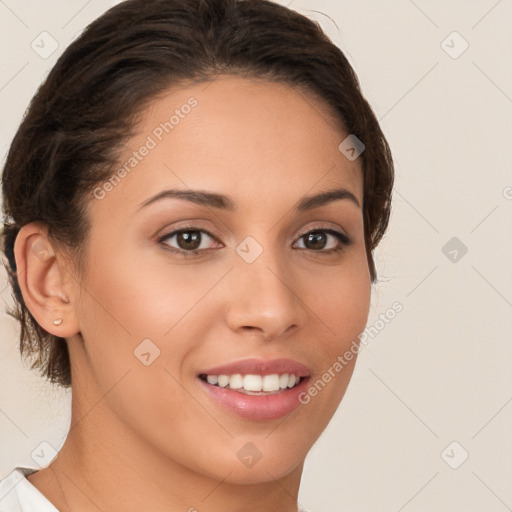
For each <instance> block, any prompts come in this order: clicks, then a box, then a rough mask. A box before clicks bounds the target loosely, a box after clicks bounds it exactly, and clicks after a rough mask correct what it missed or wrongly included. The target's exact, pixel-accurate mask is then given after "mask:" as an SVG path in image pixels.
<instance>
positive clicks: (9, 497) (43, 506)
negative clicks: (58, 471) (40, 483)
mask: <svg viewBox="0 0 512 512" xmlns="http://www.w3.org/2000/svg"><path fill="white" fill-rule="evenodd" d="M39 469H41V468H38V469H34V468H27V467H21V466H19V467H16V468H14V469H13V470H12V471H11V472H10V473H9V474H8V475H7V476H6V477H5V478H4V479H3V480H0V512H59V511H58V509H56V508H55V506H54V505H53V504H52V503H51V502H50V501H48V499H47V498H46V497H45V496H44V494H42V493H41V492H40V491H39V489H37V487H34V486H33V485H32V484H31V483H30V482H29V481H28V480H27V478H26V477H27V476H28V475H30V474H31V473H35V472H36V471H39Z"/></svg>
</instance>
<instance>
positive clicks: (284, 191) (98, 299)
mask: <svg viewBox="0 0 512 512" xmlns="http://www.w3.org/2000/svg"><path fill="white" fill-rule="evenodd" d="M190 97H194V98H195V99H196V100H197V106H195V107H194V108H193V109H191V110H190V112H189V113H188V114H187V115H184V116H183V117H180V120H179V123H178V124H176V125H175V126H174V128H173V129H172V131H170V132H169V133H164V134H163V136H162V140H161V141H160V140H158V139H157V138H156V136H155V135H154V133H155V132H154V129H155V127H158V126H159V125H160V123H162V122H163V121H165V120H168V119H169V116H170V114H171V113H172V112H173V111H174V110H175V109H177V108H178V109H179V108H180V106H182V105H184V104H185V103H187V100H188V99H189V98H190ZM347 135H348V134H347V133H345V132H344V131H343V130H342V129H341V128H340V127H338V126H337V125H336V124H335V122H334V120H333V119H332V118H331V117H330V116H329V115H328V113H327V110H326V108H325V106H324V105H323V104H322V102H320V101H319V100H317V99H315V98H313V97H312V96H306V95H305V93H300V92H298V91H297V90H295V89H294V88H291V87H289V86H287V85H283V84H275V83H274V84H272V83H268V82H259V81H248V80H246V79H242V78H236V77H231V76H224V77H219V78H218V79H217V80H215V81H214V82H212V83H211V84H209V85H208V86H207V87H206V86H205V84H198V85H193V86H190V87H187V88H183V89H180V90H179V91H173V92H169V93H168V94H166V95H164V96H162V97H160V98H159V99H156V100H155V101H154V102H153V103H152V104H151V106H150V107H149V108H148V109H147V110H146V111H145V115H144V118H143V119H142V120H141V124H140V129H139V133H138V134H137V135H136V136H135V137H133V139H131V140H130V141H128V143H127V145H126V148H125V151H126V154H125V155H124V156H123V158H121V159H120V165H121V164H122V162H124V161H125V160H126V159H127V158H129V157H130V155H132V153H133V151H138V150H139V148H140V147H141V146H143V145H144V144H145V143H147V141H148V139H147V138H148V136H151V137H152V138H153V139H154V140H155V141H156V142H157V144H156V147H154V148H152V149H151V150H150V151H149V152H148V153H147V155H146V156H144V157H143V158H142V159H141V160H140V161H139V162H138V163H137V165H136V166H135V167H134V168H133V169H132V170H131V171H130V172H129V173H126V175H125V176H124V177H123V178H122V179H121V180H120V181H119V182H118V183H117V184H116V185H115V186H114V187H112V188H111V189H110V190H108V192H107V193H105V194H104V197H102V198H101V199H96V198H93V197H91V201H90V203H89V206H88V215H89V217H90V219H91V223H92V228H91V232H90V233H89V237H88V241H87V252H86V268H85V270H84V272H83V274H82V275H78V273H77V270H76V269H75V268H73V266H72V264H71V263H70V258H66V255H65V254H64V253H63V252H62V251H59V250H58V249H57V248H55V247H53V248H52V246H51V244H50V240H49V239H48V237H47V235H46V231H45V229H44V228H43V227H42V226H39V225H37V224H28V225H26V226H24V228H22V230H21V232H20V234H19V236H18V238H17V241H16V246H15V254H16V259H17V263H18V267H19V269H20V273H19V275H20V281H21V282H20V286H21V288H22V292H23V295H24V298H25V301H26V304H27V306H28V307H29V309H30V310H31V312H32V314H33V315H34V317H35V318H36V319H37V321H38V322H39V323H40V324H41V325H42V326H43V327H44V328H45V329H46V330H48V331H49V332H52V333H54V334H56V335H58V336H61V337H65V338H66V339H67V343H68V347H69V351H70V357H71V365H72V379H73V388H72V390H73V391H72V420H71V429H70V432H69V434H68V437H67V439H66V441H65V443H64V446H63V447H62V449H61V450H60V452H59V454H58V456H57V457H56V458H55V459H54V461H53V462H52V463H51V465H50V466H49V468H46V469H43V470H41V471H38V472H37V473H34V474H33V475H31V476H29V477H28V479H29V481H30V482H31V483H32V484H33V485H35V486H36V487H37V488H38V489H39V490H40V491H41V492H42V493H43V494H44V495H45V496H46V497H47V498H48V499H49V500H50V501H51V502H52V503H53V504H55V506H56V507H57V508H58V509H59V510H61V511H63V512H64V511H68V510H73V511H76V510H80V511H81V512H89V511H95V512H97V511H98V510H102V511H105V512H106V511H108V512H116V511H123V512H127V511H140V510H151V511H152V512H163V511H165V512H178V511H189V512H193V511H194V510H197V511H198V512H203V511H208V512H220V511H222V512H239V511H241V510H243V511H245V512H268V511H269V510H279V511H282V512H295V511H296V510H297V501H296V500H297V496H298V491H299V484H300V480H301V475H302V468H303V463H304V459H305V457H306V455H307V453H308V451H309V449H310V448H311V446H312V445H313V443H314V442H315V441H316V440H317V439H318V437H319V435H320V434H321V433H322V431H323V430H324V429H325V427H326V425H327V424H328V422H329V421H330V419H331V417H332V415H333V414H334V412H335V411H336V409H337V407H338V405H339V403H340V401H341V399H342V398H343V395H344V393H345V391H346V388H347V386H348V384H349V381H350V377H351V375H352V372H353V366H354V363H355V358H354V359H353V360H352V361H351V363H350V364H349V365H347V366H346V367H344V368H343V370H342V371H340V372H339V373H338V374H337V375H336V377H335V378H333V379H332V380H331V381H330V382H329V384H328V385H326V386H325V388H324V389H323V390H322V391H321V392H319V393H318V394H317V396H315V397H314V398H312V399H311V401H310V402H309V403H308V404H307V405H302V406H300V407H298V408H297V409H295V410H294V411H293V412H292V413H290V414H289V415H288V416H286V417H285V418H280V419H272V420H251V419H247V418H243V417H240V416H238V415H237V414H235V413H233V412H231V411H229V410H227V409H225V408H223V407H221V406H219V405H218V404H216V403H214V401H213V400H212V398H211V397H210V396H209V395H208V393H206V392H205V391H204V389H203V388H204V384H203V383H202V382H201V381H200V379H199V378H198V374H199V373H200V372H201V370H202V369H205V368H209V367H213V366H217V365H220V364H224V363H228V362H232V361H237V360H240V359H244V358H249V357H254V358H261V359H265V360H268V359H274V358H289V359H293V360H295V361H298V362H300V363H303V364H305V365H306V366H307V367H308V368H309V370H310V372H311V373H310V379H311V382H314V381H316V380H317V379H319V378H320V377H321V376H322V374H324V372H325V371H327V369H328V368H330V367H332V365H333V363H334V361H336V358H337V357H338V355H340V354H343V353H344V352H345V351H346V350H347V349H348V348H349V347H350V345H351V343H352V341H353V340H356V339H357V336H358V335H359V334H360V333H361V332H362V331H363V330H364V328H365V325H366V321H367V318H368V312H369V306H370V297H371V286H370V277H369V271H368V262H367V259H366V252H365V242H364V230H363V217H362V210H361V207H360V205H362V201H363V181H362V172H361V166H360V162H359V159H358V160H356V161H353V162H351V161H349V160H348V159H346V158H345V157H344V156H343V154H341V153H340V151H339V150H338V145H339V144H340V142H341V141H342V140H343V139H344V138H345V137H346V136H347ZM107 188H108V187H107ZM340 188H344V189H346V190H348V191H349V192H351V193H352V194H353V196H354V197H355V198H356V199H357V202H358V203H359V206H358V205H357V204H356V203H355V202H354V201H352V200H350V199H347V198H344V199H337V200H333V201H330V202H328V203H326V204H324V205H322V206H320V207H317V208H313V209H310V210H305V211H302V212H299V211H297V210H295V205H296V203H297V202H298V201H299V200H301V199H302V198H303V197H304V196H311V195H315V194H318V193H320V192H325V191H327V190H331V189H340ZM166 189H180V190H189V189H194V190H202V191H208V192H215V193H219V194H224V195H226V196H229V198H230V199H231V201H232V202H233V203H234V206H235V209H234V210H233V211H228V210H222V209H219V208H215V207H213V206H208V207H206V206H204V205H199V204H195V203H192V202H190V201H187V200H185V199H178V198H165V199H162V200H159V201H155V202H153V203H151V204H148V205H147V206H144V207H141V204H142V203H144V202H145V201H147V200H148V199H149V198H151V197H153V196H155V195H156V194H158V193H159V192H161V191H163V190H166ZM184 226H186V227H187V228H190V227H194V228H195V230H196V231H197V230H204V231H202V235H201V246H200V251H202V252H200V253H199V254H198V255H193V256H188V257H184V256H182V255H181V254H178V253H176V252H172V250H173V249H174V250H176V251H179V250H185V249H184V248H183V247H184V246H183V245H181V246H180V244H179V240H178V237H177V236H176V235H174V236H169V237H167V238H166V239H164V240H162V237H163V236H164V235H166V234H170V233H171V232H172V231H173V230H176V229H178V228H183V227H184ZM325 229H332V230H335V231H338V232H341V233H344V234H346V235H347V236H348V237H349V239H350V240H351V243H350V244H348V245H345V246H343V244H342V242H340V241H339V240H338V239H337V238H336V237H335V236H333V235H332V234H329V233H326V232H325V231H322V230H325ZM191 231H194V230H191ZM311 231H314V232H318V231H321V232H322V233H324V234H325V238H324V241H325V248H321V247H320V248H319V246H312V245H311V244H309V245H307V244H306V241H305V238H306V237H304V236H303V235H304V234H306V233H309V232H311ZM205 232H206V233H205ZM208 233H209V234H211V236H209V235H208ZM248 236H251V237H252V238H253V239H254V240H256V241H257V243H258V244H259V246H260V247H261V248H262V250H263V252H262V253H261V255H260V256H259V257H258V258H257V259H255V260H254V261H253V262H252V263H248V262H247V261H245V260H244V259H243V258H242V257H241V256H240V255H239V254H238V253H237V252H236V248H237V246H239V244H240V243H241V242H242V241H243V240H244V239H246V237H248ZM315 247H316V248H315ZM339 247H342V250H340V251H334V250H333V249H336V248H339ZM34 248H36V249H34ZM41 250H47V254H46V256H45V257H44V258H41V257H40V254H41V252H40V251H41ZM55 318H63V322H62V324H61V325H58V326H56V325H54V324H53V320H54V319H55ZM145 339H150V340H151V342H152V343H153V344H154V345H155V346H156V347H158V349H159V350H160V354H159V356H158V357H157V358H156V359H154V361H153V362H152V363H151V364H150V365H147V366H146V365H145V364H142V363H141V360H139V358H137V357H135V355H134V350H136V349H137V347H138V346H139V345H140V343H141V342H142V340H145ZM247 443H252V444H253V445H255V446H256V447H257V449H258V451H259V452H260V453H261V455H262V457H261V459H260V460H259V461H258V463H257V464H255V465H253V466H252V467H247V466H246V465H245V464H243V463H242V462H241V460H240V458H239V457H238V456H237V453H238V452H239V450H240V449H241V448H242V447H243V446H245V445H246V444H247Z"/></svg>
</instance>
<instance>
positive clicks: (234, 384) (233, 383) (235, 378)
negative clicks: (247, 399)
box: [229, 373, 243, 389]
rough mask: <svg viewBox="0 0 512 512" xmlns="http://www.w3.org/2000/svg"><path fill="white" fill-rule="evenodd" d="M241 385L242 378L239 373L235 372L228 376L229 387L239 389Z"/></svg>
mask: <svg viewBox="0 0 512 512" xmlns="http://www.w3.org/2000/svg"><path fill="white" fill-rule="evenodd" d="M242 386H243V379H242V376H241V375H240V374H239V373H237V374H235V375H231V377H229V387H230V388H231V389H240V388H241V387H242Z"/></svg>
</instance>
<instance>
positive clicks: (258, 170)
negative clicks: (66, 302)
mask: <svg viewBox="0 0 512 512" xmlns="http://www.w3.org/2000/svg"><path fill="white" fill-rule="evenodd" d="M347 135H348V133H346V132H345V131H344V130H343V128H342V126H341V123H340V122H339V120H336V119H335V118H334V116H333V115H332V113H331V112H330V110H329V107H328V106H327V105H326V104H325V103H324V102H322V101H321V100H319V99H318V98H317V97H315V96H313V95H308V94H307V93H306V92H304V91H299V90H298V89H296V88H294V87H291V86H289V85H287V84H282V83H274V82H267V81H263V80H253V79H245V78H240V77H233V76H223V77H220V78H218V79H216V80H214V81H212V82H208V83H202V84H194V85H189V86H184V87H181V88H179V89H177V90H175V91H167V92H166V93H165V94H162V95H160V96H159V97H158V98H155V99H154V100H153V101H152V102H151V103H150V104H149V105H148V106H147V108H146V109H145V111H144V112H143V114H142V116H141V120H140V122H139V124H138V126H137V135H135V136H134V137H132V138H131V139H130V140H128V141H127V142H126V144H125V146H124V149H123V152H122V154H121V157H120V160H119V162H118V169H124V172H121V173H118V174H122V175H123V176H122V179H120V180H117V179H115V180H111V181H113V182H114V181H115V182H116V183H115V184H114V185H113V186H112V187H110V188H111V189H115V190H112V192H113V193H110V192H109V194H107V196H106V197H105V202H110V203H113V202H114V201H116V200H117V201H119V200H121V199H122V200H123V201H124V203H125V204H126V206H127V207H130V205H129V204H128V203H130V202H132V203H137V205H138V204H140V203H141V202H143V201H144V200H145V199H147V197H148V196H149V195H151V194H155V193H158V192H159V191H161V190H162V189H163V188H183V189H187V188H192V189H199V188H200V189H203V190H212V191H222V192H223V193H226V194H228V195H230V196H232V197H234V198H235V200H236V198H237V197H238V198H240V199H241V200H242V199H243V200H244V201H245V202H247V201H249V202H250V201H252V200H254V201H257V202H259V203H261V201H262V198H273V199H274V200H275V197H276V195H279V197H280V200H281V201H283V202H290V204H291V203H295V202H296V201H297V198H298V197H301V196H303V195H305V194H308V193H311V192H314V191H315V190H318V189H327V188H334V187H340V186H341V187H345V188H347V189H349V190H351V191H352V192H353V194H354V195H355V196H356V197H357V198H358V200H359V202H360V204H362V191H363V187H362V185H363V181H362V172H361V166H360V161H359V160H360V159H357V160H355V161H350V160H348V159H347V158H346V157H345V156H344V155H343V154H342V153H341V152H340V150H339V149H338V146H339V145H340V143H341V142H342V141H343V140H344V139H345V138H346V137H347ZM121 190H122V193H120V192H121Z"/></svg>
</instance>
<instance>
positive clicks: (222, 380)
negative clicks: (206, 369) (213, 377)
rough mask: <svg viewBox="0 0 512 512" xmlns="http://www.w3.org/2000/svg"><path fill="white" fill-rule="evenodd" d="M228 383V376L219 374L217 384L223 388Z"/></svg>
mask: <svg viewBox="0 0 512 512" xmlns="http://www.w3.org/2000/svg"><path fill="white" fill-rule="evenodd" d="M228 384H229V377H228V376H227V375H219V386H220V387H221V388H225V387H226V386H227V385H228Z"/></svg>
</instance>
